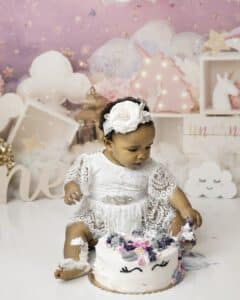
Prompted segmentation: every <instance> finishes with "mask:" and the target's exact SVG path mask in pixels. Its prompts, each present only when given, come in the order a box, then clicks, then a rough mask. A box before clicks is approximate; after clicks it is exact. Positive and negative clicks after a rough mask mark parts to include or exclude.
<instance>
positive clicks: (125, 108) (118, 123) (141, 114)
mask: <svg viewBox="0 0 240 300" xmlns="http://www.w3.org/2000/svg"><path fill="white" fill-rule="evenodd" d="M144 107H145V103H144V102H141V103H140V104H138V103H136V102H132V101H128V100H127V101H123V102H119V103H117V104H115V105H114V106H113V108H112V109H111V111H110V112H109V113H108V114H105V115H104V119H105V121H104V123H103V132H104V135H105V136H106V135H107V134H108V133H110V132H111V131H112V130H114V132H116V133H127V132H131V131H134V130H136V129H137V128H138V125H139V124H144V123H147V122H150V121H152V118H151V114H150V112H148V111H146V110H144Z"/></svg>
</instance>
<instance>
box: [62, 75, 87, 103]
mask: <svg viewBox="0 0 240 300" xmlns="http://www.w3.org/2000/svg"><path fill="white" fill-rule="evenodd" d="M90 87H91V82H90V81H89V79H88V78H87V76H85V75H84V74H80V73H74V74H72V76H71V77H69V78H67V80H66V81H65V82H64V87H63V88H64V94H65V97H66V98H67V99H69V100H71V101H72V102H79V100H81V99H82V98H84V97H86V94H87V92H88V91H89V89H90Z"/></svg>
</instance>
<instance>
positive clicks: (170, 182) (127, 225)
mask: <svg viewBox="0 0 240 300" xmlns="http://www.w3.org/2000/svg"><path fill="white" fill-rule="evenodd" d="M99 127H100V129H101V130H102V132H103V135H104V145H105V147H104V150H103V151H99V152H96V153H93V154H82V155H80V156H79V157H78V158H77V160H76V161H75V162H74V164H73V165H72V167H71V168H70V170H69V172H68V173H67V176H66V180H65V185H64V190H65V196H64V201H65V203H66V204H69V205H72V204H77V209H76V213H75V215H74V217H73V219H72V221H71V222H70V223H69V225H68V226H67V228H66V238H65V244H64V260H63V261H62V262H61V263H60V265H59V267H58V268H57V270H56V271H55V277H56V278H60V279H63V280H69V279H73V278H76V277H80V276H83V275H85V274H87V273H88V272H89V271H90V265H89V263H88V260H87V257H88V249H89V248H92V247H94V246H95V244H96V243H97V240H98V238H99V237H101V236H102V235H104V234H105V233H107V232H109V231H112V232H124V233H129V232H130V233H131V232H132V231H133V230H139V229H140V230H147V231H148V232H155V233H156V232H167V233H170V234H171V235H173V236H176V235H178V233H179V232H180V230H181V227H182V225H183V224H184V223H185V220H186V219H187V218H188V219H190V221H191V222H192V223H193V224H194V226H195V227H199V226H200V225H201V223H202V220H201V215H200V214H199V212H198V211H196V210H195V209H193V208H192V206H191V204H190V203H189V201H188V199H187V198H186V196H185V194H184V193H183V192H182V191H181V190H180V188H178V187H177V185H176V181H175V178H174V176H173V175H172V174H171V173H170V172H169V171H168V170H167V169H166V167H164V166H163V165H161V164H159V163H157V162H155V161H154V160H152V159H151V158H150V150H151V146H152V144H153V140H154V136H155V127H154V124H153V121H152V119H151V115H150V112H149V109H148V107H147V105H146V104H145V102H144V101H142V100H140V99H135V98H132V97H127V98H124V99H119V100H117V101H115V102H112V103H109V104H108V105H107V106H106V107H105V108H104V109H103V111H102V113H101V115H100V121H99Z"/></svg>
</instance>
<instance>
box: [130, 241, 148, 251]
mask: <svg viewBox="0 0 240 300" xmlns="http://www.w3.org/2000/svg"><path fill="white" fill-rule="evenodd" d="M133 246H134V247H136V248H143V249H146V248H147V247H149V246H150V243H149V241H135V242H133Z"/></svg>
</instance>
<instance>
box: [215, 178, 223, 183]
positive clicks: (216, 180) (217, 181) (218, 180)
mask: <svg viewBox="0 0 240 300" xmlns="http://www.w3.org/2000/svg"><path fill="white" fill-rule="evenodd" d="M213 182H214V183H220V182H221V180H220V179H214V180H213Z"/></svg>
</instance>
